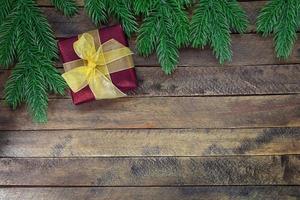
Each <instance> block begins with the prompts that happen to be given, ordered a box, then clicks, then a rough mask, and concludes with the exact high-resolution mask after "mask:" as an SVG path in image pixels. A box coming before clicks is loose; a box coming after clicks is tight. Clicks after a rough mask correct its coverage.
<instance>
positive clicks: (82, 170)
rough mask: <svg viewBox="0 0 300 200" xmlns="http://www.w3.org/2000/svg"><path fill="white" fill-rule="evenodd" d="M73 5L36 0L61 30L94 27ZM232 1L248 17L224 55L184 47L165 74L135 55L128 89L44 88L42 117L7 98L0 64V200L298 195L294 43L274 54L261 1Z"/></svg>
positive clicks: (298, 64) (299, 129)
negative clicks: (261, 23) (263, 29)
mask: <svg viewBox="0 0 300 200" xmlns="http://www.w3.org/2000/svg"><path fill="white" fill-rule="evenodd" d="M76 1H77V2H78V4H79V6H80V10H79V13H78V15H76V16H75V17H74V18H67V17H64V16H62V14H61V13H59V12H58V11H56V10H55V9H54V8H53V7H52V6H51V4H50V1H49V0H38V3H39V5H40V6H41V9H42V10H43V12H44V14H45V15H46V17H47V18H48V20H49V22H50V24H51V25H52V27H53V29H54V31H55V35H56V37H57V38H61V37H69V36H71V35H76V34H78V33H82V32H84V31H87V30H91V29H94V28H95V26H94V25H93V24H92V23H91V21H90V20H89V18H88V17H87V16H86V14H85V13H84V9H83V0H76ZM240 3H241V5H242V7H243V8H244V9H245V10H246V12H247V15H248V16H249V19H250V24H251V25H250V26H249V28H248V30H247V33H246V34H243V35H240V34H236V33H232V34H231V36H232V49H233V54H234V56H233V60H232V62H230V63H226V64H225V65H220V64H219V63H218V61H217V60H216V59H215V57H214V56H213V54H212V51H211V49H209V48H205V49H204V50H201V49H193V48H185V49H182V50H181V51H180V54H181V56H180V64H179V66H178V68H177V70H176V71H175V73H174V74H172V75H171V76H166V75H164V74H163V72H162V71H161V70H160V68H159V65H158V62H157V59H156V57H155V55H153V56H150V57H149V58H143V57H140V56H138V55H134V60H135V64H136V71H137V75H138V79H139V80H138V81H139V88H138V89H137V90H136V91H134V92H131V93H130V94H129V96H128V97H127V98H124V99H119V100H113V101H97V102H92V103H89V104H84V105H81V106H74V105H72V102H71V99H70V97H69V96H57V95H50V101H49V112H48V114H49V122H48V123H47V124H42V125H37V124H34V123H32V122H31V119H30V116H29V115H28V114H27V112H26V108H25V107H24V106H23V107H21V108H20V109H19V110H17V111H12V110H11V109H10V108H9V107H8V106H6V105H5V104H4V100H3V88H4V85H5V82H6V80H7V79H8V76H9V74H10V72H11V70H1V71H0V199H1V200H2V199H3V200H41V199H46V200H83V199H86V200H96V199H97V200H98V199H100V200H103V199H104V200H150V199H151V200H160V199H163V200H202V199H203V200H215V199H220V200H228V199H242V200H245V199H251V200H252V199H254V200H256V199H258V200H261V199H263V200H277V199H278V200H290V199H291V200H296V199H300V41H299V40H298V41H297V42H296V44H295V48H294V50H293V53H292V55H291V56H290V58H289V59H287V60H278V59H277V58H276V56H275V54H274V47H273V39H272V37H267V38H263V37H262V36H260V35H259V34H257V33H256V29H255V19H256V17H257V15H258V13H259V10H260V9H261V8H262V7H263V6H264V5H265V4H266V1H250V0H248V1H240ZM110 23H111V24H113V23H115V21H114V20H112V21H111V22H110ZM298 36H300V35H298ZM135 38H136V36H133V37H132V38H131V39H129V43H130V47H131V48H132V50H134V51H135ZM57 67H58V68H59V70H60V71H61V72H62V65H61V63H60V62H58V63H57Z"/></svg>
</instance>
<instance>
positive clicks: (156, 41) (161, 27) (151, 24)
mask: <svg viewBox="0 0 300 200" xmlns="http://www.w3.org/2000/svg"><path fill="white" fill-rule="evenodd" d="M187 2H188V1H187V0H164V1H160V0H148V1H145V0H136V1H135V2H134V8H135V12H136V13H138V14H139V13H141V14H142V15H143V17H144V19H143V23H142V25H141V27H140V30H139V32H138V37H137V51H138V53H139V54H141V55H144V56H148V55H150V54H151V53H153V51H155V50H156V53H157V56H158V60H159V63H160V64H161V66H162V69H163V71H164V72H165V73H166V74H170V73H172V72H173V70H174V69H175V67H176V65H177V64H178V60H179V50H178V49H179V48H180V47H182V46H185V45H187V44H188V31H189V20H188V15H187V13H186V12H185V11H184V7H183V5H185V4H186V3H187Z"/></svg>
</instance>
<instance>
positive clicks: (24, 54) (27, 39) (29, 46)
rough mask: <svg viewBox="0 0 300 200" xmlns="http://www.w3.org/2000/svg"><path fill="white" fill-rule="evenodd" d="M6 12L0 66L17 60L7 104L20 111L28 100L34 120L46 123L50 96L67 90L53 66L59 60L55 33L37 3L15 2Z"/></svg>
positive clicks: (2, 13)
mask: <svg viewBox="0 0 300 200" xmlns="http://www.w3.org/2000/svg"><path fill="white" fill-rule="evenodd" d="M6 12H7V11H5V10H0V16H4V22H3V23H2V24H1V25H0V65H1V66H4V67H8V66H9V65H11V64H13V62H14V61H15V58H16V61H17V64H16V66H15V68H14V69H13V72H12V74H11V76H10V78H9V80H8V81H7V83H6V86H5V92H4V93H5V99H6V102H7V103H8V104H9V105H11V106H12V108H13V109H16V108H17V107H18V106H19V105H20V104H21V103H22V102H23V101H25V102H26V104H27V106H28V110H29V111H30V113H31V114H32V117H33V119H34V121H37V122H45V121H46V120H47V107H48V97H47V93H48V92H55V93H59V94H63V93H64V90H65V88H66V84H65V82H64V80H63V79H62V77H61V76H60V75H59V73H58V71H57V70H56V69H55V68H54V66H53V63H52V59H54V58H56V57H57V48H56V42H55V40H54V36H53V32H52V31H51V29H50V26H49V24H48V22H47V20H46V19H45V17H44V16H42V14H41V12H40V10H39V9H38V8H37V5H36V3H35V1H34V0H15V5H14V7H13V8H10V11H9V12H10V14H8V15H7V13H6ZM5 16H6V17H5Z"/></svg>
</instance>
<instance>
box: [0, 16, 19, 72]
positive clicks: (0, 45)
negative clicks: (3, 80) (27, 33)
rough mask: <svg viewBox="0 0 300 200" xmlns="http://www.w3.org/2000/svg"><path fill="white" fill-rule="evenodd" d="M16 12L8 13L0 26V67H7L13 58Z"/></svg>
mask: <svg viewBox="0 0 300 200" xmlns="http://www.w3.org/2000/svg"><path fill="white" fill-rule="evenodd" d="M16 27H17V18H16V13H15V12H14V11H13V12H12V13H10V14H9V15H8V16H7V17H6V19H5V21H4V22H3V23H2V24H1V26H0V67H1V68H8V67H9V66H10V65H11V64H13V62H14V59H15V54H16V52H15V37H16V31H17V30H16Z"/></svg>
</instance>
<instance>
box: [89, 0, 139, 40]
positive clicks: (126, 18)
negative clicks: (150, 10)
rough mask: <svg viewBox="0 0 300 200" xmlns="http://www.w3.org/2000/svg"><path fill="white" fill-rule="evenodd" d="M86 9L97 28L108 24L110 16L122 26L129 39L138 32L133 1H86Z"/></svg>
mask: <svg viewBox="0 0 300 200" xmlns="http://www.w3.org/2000/svg"><path fill="white" fill-rule="evenodd" d="M84 7H85V10H86V12H87V14H88V15H89V16H90V18H91V19H92V21H93V23H94V24H96V25H97V26H100V25H101V24H102V23H107V22H108V20H109V19H108V16H113V17H114V18H116V19H117V20H118V21H119V22H120V23H121V24H122V26H123V28H124V31H125V33H126V35H127V36H128V37H130V36H131V35H132V34H133V33H135V32H136V31H137V22H136V18H135V15H134V12H133V10H132V1H131V0H113V1H112V0H85V1H84Z"/></svg>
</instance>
